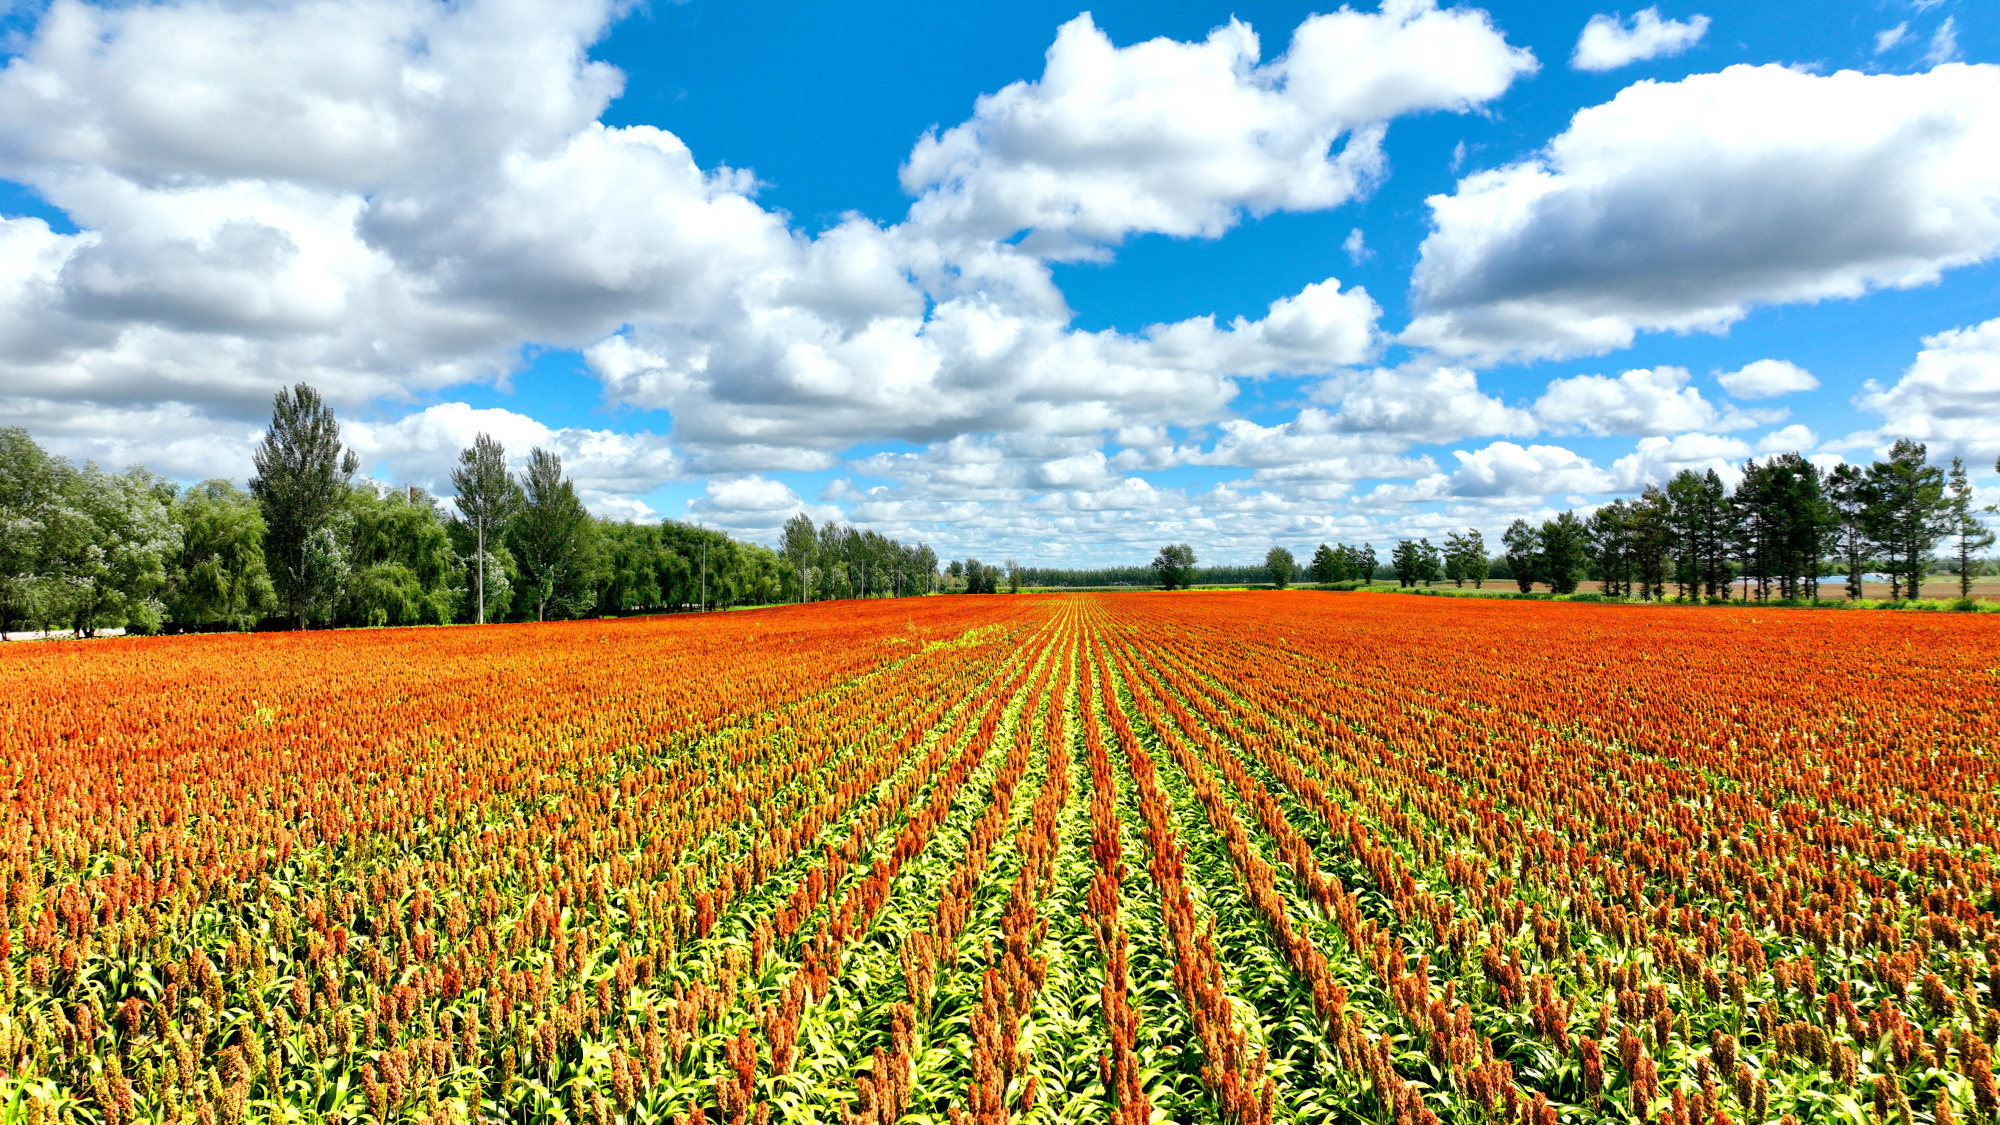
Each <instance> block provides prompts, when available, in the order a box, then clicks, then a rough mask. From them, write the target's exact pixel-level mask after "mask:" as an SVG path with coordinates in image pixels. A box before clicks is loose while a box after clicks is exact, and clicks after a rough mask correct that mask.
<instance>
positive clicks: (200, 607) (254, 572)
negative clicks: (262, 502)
mask: <svg viewBox="0 0 2000 1125" xmlns="http://www.w3.org/2000/svg"><path fill="white" fill-rule="evenodd" d="M170 516H171V518H172V519H173V522H174V524H175V526H176V527H178V528H180V533H181V540H180V548H179V549H178V550H177V551H175V552H174V554H173V557H172V558H171V560H170V561H169V564H168V568H167V589H166V593H165V595H164V600H165V602H166V610H167V617H168V619H170V620H173V621H183V622H188V623H192V624H209V623H215V622H220V623H224V624H228V625H231V626H234V627H235V628H237V629H249V628H251V627H252V626H254V625H256V624H257V622H258V621H260V620H262V619H263V616H264V614H265V613H267V612H269V611H271V610H273V609H275V608H276V607H277V592H276V590H275V589H274V588H273V587H272V585H271V576H270V573H269V572H268V571H267V570H266V568H265V562H264V517H263V514H262V513H261V512H259V511H258V508H257V501H256V498H255V497H253V496H251V495H250V494H249V493H247V492H243V491H240V490H238V489H237V488H236V487H235V486H234V485H232V484H230V483H229V482H228V481H226V480H211V481H204V482H203V483H201V484H198V485H196V486H195V487H193V488H190V489H188V490H187V491H186V492H183V493H180V494H178V495H177V496H176V497H175V498H174V502H173V505H172V508H171V509H170Z"/></svg>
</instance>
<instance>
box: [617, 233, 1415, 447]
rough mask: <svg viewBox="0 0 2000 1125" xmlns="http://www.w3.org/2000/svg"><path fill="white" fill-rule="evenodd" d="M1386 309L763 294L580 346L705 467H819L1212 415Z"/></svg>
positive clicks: (1330, 296)
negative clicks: (1089, 318) (891, 310)
mask: <svg viewBox="0 0 2000 1125" xmlns="http://www.w3.org/2000/svg"><path fill="white" fill-rule="evenodd" d="M822 241H824V240H822ZM918 300H919V301H921V296H920V295H919V296H918ZM1380 315H1381V309H1380V308H1379V307H1378V306H1377V305H1376V304H1375V302H1374V301H1373V300H1372V299H1371V298H1370V297H1369V296H1368V294H1367V292H1366V291H1365V290H1361V289H1350V290H1345V291H1343V290H1341V288H1340V285H1339V282H1337V281H1334V280H1331V279H1329V280H1328V281H1325V282H1318V283H1315V284H1312V285H1308V286H1306V287H1305V289H1303V290H1302V291H1301V292H1299V293H1298V294H1296V295H1294V296H1291V297H1286V298H1281V299H1279V300H1277V301H1275V302H1272V304H1271V306H1270V309H1269V312H1268V313H1267V315H1266V316H1265V317H1263V318H1262V319H1260V320H1256V321H1250V320H1247V319H1245V318H1241V317H1239V318H1237V319H1236V320H1235V321H1233V322H1232V323H1231V324H1229V325H1228V326H1227V327H1218V326H1217V325H1216V323H1215V321H1214V318H1212V317H1197V318H1193V319H1191V320H1186V321H1181V322H1179V323H1176V324H1170V325H1154V326H1153V327H1151V328H1148V329H1146V330H1145V331H1144V332H1142V333H1140V334H1138V335H1136V336H1134V335H1124V334H1120V333H1117V332H1112V331H1104V332H1095V333H1091V332H1077V331H1073V330H1071V329H1069V328H1068V327H1066V324H1065V322H1064V321H1063V320H1062V319H1060V318H1057V317H1054V316H1049V315H1043V314H1037V313H1036V312H1034V311H1033V310H1028V309H1021V308H1018V307H1012V308H1010V307H1008V306H1007V305H1004V304H1002V303H1000V302H997V301H994V300H991V299H987V298H986V297H984V296H983V295H965V296H957V297H952V298H950V299H948V300H946V301H943V302H941V303H939V304H938V305H936V306H935V307H934V308H933V309H932V311H931V314H930V316H929V317H928V318H920V317H917V316H902V315H889V314H888V313H884V314H883V315H879V316H876V317H875V318H873V319H872V320H869V321H867V322H866V323H864V324H862V325H859V326H853V325H849V326H847V327H846V328H845V330H843V326H842V325H841V324H839V323H837V322H833V321H831V320H830V319H828V318H826V317H823V316H820V315H817V314H816V313H814V312H812V311H809V310H803V309H800V308H799V307H798V306H797V305H796V304H786V305H766V306H757V307H753V308H751V309H750V315H747V316H745V317H743V318H741V319H739V320H733V321H729V322H725V323H723V324H721V325H719V326H716V327H714V328H710V329H704V330H700V331H689V330H679V331H675V330H669V329H667V328H663V327H657V326H656V327H641V328H635V329H633V330H631V331H628V332H626V333H623V334H620V335H618V336H615V337H612V338H610V339H608V340H606V341H605V342H603V343H601V344H598V345H596V346H594V347H592V348H591V349H590V351H589V352H588V353H587V354H588V359H589V362H590V365H591V368H592V370H593V371H595V372H596V373H597V375H598V376H599V377H600V378H601V379H603V380H604V383H605V386H606V389H607V391H608V392H609V393H610V394H611V395H612V396H613V397H615V398H617V399H618V400H621V401H624V402H628V403H633V404H635V405H639V406H644V407H659V408H666V409H670V410H672V411H673V413H674V418H675V435H676V439H677V440H678V441H679V442H680V443H681V444H682V445H684V446H685V447H686V448H688V449H689V450H690V451H691V452H692V453H694V455H695V457H696V460H695V467H696V468H698V469H703V470H709V469H714V470H719V471H726V470H735V469H748V468H756V467H760V466H759V465H757V464H751V463H747V462H746V461H745V460H744V459H743V454H744V452H745V449H746V447H749V448H751V449H753V450H758V451H762V450H764V449H766V448H769V449H787V448H789V449H793V450H798V451H800V456H799V459H798V463H796V466H795V467H801V468H824V467H827V466H829V465H831V464H832V463H833V452H834V451H836V450H839V449H843V448H846V447H848V446H851V445H853V444H855V443H857V442H861V441H869V440H884V439H901V440H905V441H910V442H916V443H930V442H936V441H942V440H946V439H948V438H950V437H951V436H952V435H957V434H967V433H992V432H1001V433H1009V432H1028V433H1042V434H1059V435H1082V434H1092V435H1094V434H1100V433H1102V432H1104V431H1107V430H1115V429H1119V428H1121V427H1132V426H1139V427H1144V426H1151V425H1158V424H1162V423H1167V422H1172V423H1175V424H1198V423H1201V422H1206V421H1210V420H1214V419H1217V418H1219V417H1221V416H1222V415H1223V412H1224V410H1225V408H1226V406H1227V404H1228V402H1229V400H1230V399H1231V398H1232V397H1234V395H1235V389H1236V388H1235V383H1234V382H1233V379H1234V378H1235V377H1240V376H1260V375H1266V374H1270V373H1273V372H1278V371H1286V372H1303V373H1312V372H1324V371H1330V370H1333V369H1336V368H1338V367H1340V366H1342V365H1345V364H1351V363H1356V362H1360V361H1362V360H1364V359H1366V358H1367V357H1368V356H1369V355H1370V354H1371V353H1372V352H1373V350H1374V348H1375V345H1376V331H1375V322H1376V319H1377V318H1378V317H1379V316H1380ZM760 456H764V464H765V465H768V463H769V458H768V456H765V455H762V454H761V452H760Z"/></svg>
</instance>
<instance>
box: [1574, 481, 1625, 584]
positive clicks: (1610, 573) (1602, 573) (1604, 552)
mask: <svg viewBox="0 0 2000 1125" xmlns="http://www.w3.org/2000/svg"><path fill="white" fill-rule="evenodd" d="M1584 549H1585V550H1586V551H1587V552H1588V555H1589V558H1590V562H1591V565H1592V566H1595V567H1596V568H1597V577H1598V579H1599V586H1600V588H1601V589H1602V590H1603V591H1604V593H1605V594H1607V595H1609V596H1611V597H1624V596H1625V595H1628V594H1630V593H1631V592H1632V554H1633V552H1632V520H1631V511H1630V509H1629V508H1628V507H1627V506H1626V504H1625V501H1623V500H1614V501H1612V502H1611V503H1609V504H1606V505H1605V506H1603V507H1602V508H1599V509H1597V510H1596V511H1595V512H1592V513H1591V514H1590V518H1589V519H1588V520H1586V521H1584Z"/></svg>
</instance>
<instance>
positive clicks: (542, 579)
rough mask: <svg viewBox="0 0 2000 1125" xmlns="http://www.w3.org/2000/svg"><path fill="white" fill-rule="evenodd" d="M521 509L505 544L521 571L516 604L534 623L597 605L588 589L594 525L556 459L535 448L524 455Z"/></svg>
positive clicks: (569, 614)
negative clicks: (530, 613) (529, 613)
mask: <svg viewBox="0 0 2000 1125" xmlns="http://www.w3.org/2000/svg"><path fill="white" fill-rule="evenodd" d="M522 492H523V493H524V496H523V499H522V502H521V510H520V512H519V514H517V515H516V516H515V517H514V519H513V521H512V523H511V524H510V525H509V527H508V529H507V545H508V547H509V548H511V549H512V550H513V552H514V560H515V562H516V563H517V564H518V565H519V566H520V568H521V579H522V581H521V587H520V592H519V593H518V594H517V595H516V604H517V606H518V605H523V604H524V605H525V607H527V608H532V609H533V611H534V615H535V620H537V621H542V620H546V619H547V618H548V617H549V616H550V615H551V613H553V614H554V615H555V616H557V617H578V616H581V615H582V614H584V613H585V612H587V611H588V610H589V609H590V608H591V607H592V606H593V605H595V604H596V602H597V594H596V591H595V590H594V589H592V588H591V584H590V579H591V577H592V574H591V571H592V563H593V562H594V561H595V560H594V558H593V554H594V549H595V547H596V536H595V534H594V532H595V531H596V525H595V522H594V521H593V520H592V519H591V518H590V513H589V512H587V511H585V510H584V507H583V501H582V500H580V499H578V498H577V495H576V486H575V485H574V484H573V483H571V481H570V479H569V478H568V477H565V476H564V475H563V471H562V458H561V457H558V456H557V455H556V454H554V453H551V452H549V451H548V450H546V449H543V448H541V447H540V446H536V447H535V448H534V449H531V450H529V451H528V471H527V473H526V474H525V475H524V477H523V480H522Z"/></svg>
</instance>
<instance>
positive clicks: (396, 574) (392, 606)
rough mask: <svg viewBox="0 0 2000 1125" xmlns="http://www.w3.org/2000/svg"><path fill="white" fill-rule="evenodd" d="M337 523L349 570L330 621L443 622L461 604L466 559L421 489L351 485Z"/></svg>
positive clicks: (454, 616)
mask: <svg viewBox="0 0 2000 1125" xmlns="http://www.w3.org/2000/svg"><path fill="white" fill-rule="evenodd" d="M342 514H343V516H344V518H343V519H341V520H338V521H337V522H336V526H338V527H340V528H341V530H342V531H343V532H344V533H345V538H344V540H343V541H342V543H341V544H340V547H341V552H340V553H341V557H342V559H343V560H344V561H345V563H346V566H347V568H348V574H347V576H346V581H345V582H344V583H343V587H342V590H341V599H340V605H339V609H338V614H337V617H336V620H337V621H338V622H339V623H340V624H344V625H367V626H381V625H443V624H446V623H448V622H450V621H454V620H456V619H457V618H458V614H459V610H460V608H461V607H462V606H463V605H464V602H465V594H466V589H465V577H466V575H465V570H466V568H465V563H464V561H463V560H462V559H461V558H460V557H459V554H458V552H457V551H455V550H454V549H453V548H452V544H451V536H450V534H449V533H448V532H447V531H446V528H445V522H444V520H443V518H442V517H441V516H440V515H439V514H438V510H437V503H436V501H434V500H433V499H431V497H430V495H429V494H428V493H425V492H424V491H423V490H421V489H417V488H410V489H388V490H386V491H383V490H380V489H378V488H376V487H375V486H374V485H372V484H369V485H364V486H362V487H358V488H355V489H353V490H352V491H351V492H350V493H349V496H348V502H347V504H346V505H345V506H344V511H343V513H342Z"/></svg>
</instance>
